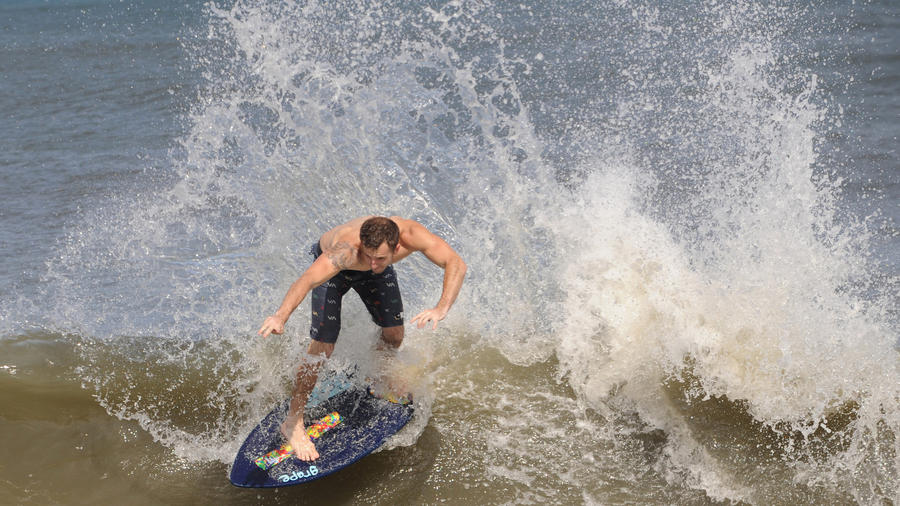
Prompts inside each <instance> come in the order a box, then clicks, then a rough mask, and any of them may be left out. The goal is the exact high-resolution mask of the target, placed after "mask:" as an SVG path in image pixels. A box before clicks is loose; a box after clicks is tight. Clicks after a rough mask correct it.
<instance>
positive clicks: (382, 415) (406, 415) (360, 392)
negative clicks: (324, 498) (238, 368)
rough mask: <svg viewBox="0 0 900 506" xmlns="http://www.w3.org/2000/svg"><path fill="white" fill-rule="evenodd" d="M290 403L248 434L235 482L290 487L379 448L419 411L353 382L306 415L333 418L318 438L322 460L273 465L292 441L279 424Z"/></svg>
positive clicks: (237, 458) (235, 468) (311, 421)
mask: <svg viewBox="0 0 900 506" xmlns="http://www.w3.org/2000/svg"><path fill="white" fill-rule="evenodd" d="M288 406H289V401H285V402H283V403H281V404H280V405H278V406H277V407H276V408H275V409H273V410H272V411H271V412H270V413H269V414H268V415H266V417H265V418H264V419H263V420H262V421H261V422H260V423H259V425H257V426H256V428H254V429H253V431H252V432H251V433H250V435H249V436H247V440H246V441H244V444H243V445H242V446H241V449H240V450H238V453H237V456H235V458H234V464H233V465H232V467H231V476H230V477H229V479H230V480H231V483H232V484H233V485H236V486H238V487H263V488H268V487H284V486H288V485H298V484H300V483H306V482H308V481H312V480H315V479H318V478H321V477H323V476H327V475H329V474H331V473H333V472H335V471H339V470H341V469H343V468H345V467H347V466H349V465H350V464H352V463H354V462H356V461H357V460H359V459H361V458H363V457H365V456H366V455H368V454H370V453H372V452H373V451H375V450H376V449H378V447H380V446H381V445H382V443H384V441H385V440H386V439H387V438H389V437H390V436H392V435H394V434H396V433H397V431H399V430H400V429H402V428H403V426H404V425H406V422H408V421H409V419H410V418H411V417H412V414H413V407H412V405H411V404H401V403H397V402H391V401H388V400H386V399H382V398H379V397H375V396H374V395H372V394H371V393H370V392H369V391H368V390H367V389H366V388H365V387H360V386H357V385H351V386H350V387H349V388H347V389H346V390H343V391H341V392H339V393H337V394H336V395H334V396H333V397H330V398H328V399H326V400H324V401H322V402H320V403H319V404H317V405H315V406H311V407H309V406H308V407H307V409H306V411H305V413H304V417H303V418H304V422H305V423H306V426H307V427H310V426H311V425H313V424H315V423H316V422H317V421H320V420H329V421H330V422H328V423H327V425H328V426H327V427H326V428H325V429H324V430H322V431H320V432H321V434H320V435H318V437H314V438H313V439H312V441H313V443H314V444H315V445H316V450H317V451H318V452H319V458H318V459H316V460H315V461H313V462H304V461H302V460H300V459H298V458H296V457H294V456H293V454H290V455H288V456H286V458H284V457H282V458H283V460H281V461H280V462H278V463H277V464H274V465H271V462H272V461H271V460H270V461H269V462H264V458H265V457H266V456H268V455H272V454H276V453H278V450H279V448H280V447H282V445H284V444H285V442H286V441H285V440H284V437H282V435H281V432H280V430H279V427H280V426H281V422H283V421H284V418H285V416H286V415H287V412H288ZM334 413H337V415H338V416H337V417H335V416H334ZM338 419H339V421H337V420H338ZM335 422H336V423H335ZM276 460H278V459H276ZM258 462H259V463H258ZM264 467H266V469H264Z"/></svg>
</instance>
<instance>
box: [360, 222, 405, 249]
mask: <svg viewBox="0 0 900 506" xmlns="http://www.w3.org/2000/svg"><path fill="white" fill-rule="evenodd" d="M359 239H360V240H361V241H362V245H363V247H364V248H368V249H378V247H379V246H381V243H387V245H388V247H389V248H391V249H394V248H396V247H397V243H399V242H400V228H399V227H398V226H397V224H396V223H394V222H393V221H391V220H390V219H388V218H385V217H384V216H373V217H371V218H369V219H368V220H366V221H364V222H363V224H362V226H361V227H360V228H359Z"/></svg>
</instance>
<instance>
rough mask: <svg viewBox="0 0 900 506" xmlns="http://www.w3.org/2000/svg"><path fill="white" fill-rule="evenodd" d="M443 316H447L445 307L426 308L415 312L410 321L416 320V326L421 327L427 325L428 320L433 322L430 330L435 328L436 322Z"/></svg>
mask: <svg viewBox="0 0 900 506" xmlns="http://www.w3.org/2000/svg"><path fill="white" fill-rule="evenodd" d="M445 316H447V310H445V309H438V308H432V309H426V310H425V311H422V312H421V313H419V314H417V315H416V317H415V318H413V319H412V321H411V322H410V323H416V322H418V323H417V325H416V327H417V328H420V329H421V328H424V327H425V326H426V325H428V322H434V323H433V324H432V326H431V330H434V329H436V328H437V324H438V322H439V321H441V320H443V319H444V317H445Z"/></svg>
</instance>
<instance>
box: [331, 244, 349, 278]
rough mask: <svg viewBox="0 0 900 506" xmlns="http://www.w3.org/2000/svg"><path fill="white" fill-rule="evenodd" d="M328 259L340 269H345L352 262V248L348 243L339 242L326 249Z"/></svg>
mask: <svg viewBox="0 0 900 506" xmlns="http://www.w3.org/2000/svg"><path fill="white" fill-rule="evenodd" d="M328 259H329V260H331V263H332V264H334V266H335V267H337V268H338V269H340V270H342V271H343V270H346V269H347V268H348V267H350V265H351V264H352V263H353V248H352V247H351V246H350V244H349V243H346V242H339V243H337V244H335V245H334V246H332V247H331V248H330V250H329V251H328Z"/></svg>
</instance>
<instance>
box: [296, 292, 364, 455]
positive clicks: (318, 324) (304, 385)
mask: <svg viewBox="0 0 900 506" xmlns="http://www.w3.org/2000/svg"><path fill="white" fill-rule="evenodd" d="M347 290H349V285H348V284H347V283H346V281H345V280H344V278H343V277H342V276H341V274H337V275H336V276H335V277H334V278H332V279H330V280H329V281H328V282H326V283H324V284H322V285H320V286H317V287H316V288H314V289H313V291H312V293H311V294H310V309H311V310H312V315H311V318H310V332H309V335H310V337H311V338H312V340H311V341H310V343H309V347H308V348H307V350H306V355H305V356H304V357H303V359H302V360H301V361H300V365H299V366H298V367H297V377H296V379H295V381H294V390H293V392H292V393H291V405H290V410H289V411H288V416H287V418H286V419H285V421H284V423H283V424H282V425H281V433H282V434H284V437H285V438H287V440H288V442H289V443H290V445H291V446H292V447H293V449H294V453H295V454H296V455H297V458H299V459H300V460H305V461H310V460H315V459H316V458H318V457H319V452H317V451H316V447H315V445H313V443H312V441H311V440H310V439H309V436H308V435H307V434H306V426H305V425H304V424H303V411H304V409H305V408H306V401H307V400H308V399H309V394H310V393H312V390H313V388H314V387H315V386H316V380H317V379H318V377H319V369H320V368H321V367H322V363H323V362H325V360H326V359H328V358H329V357H331V353H332V352H333V351H334V343H335V341H337V337H338V334H339V333H340V331H341V300H342V298H343V296H344V294H345V293H347Z"/></svg>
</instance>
